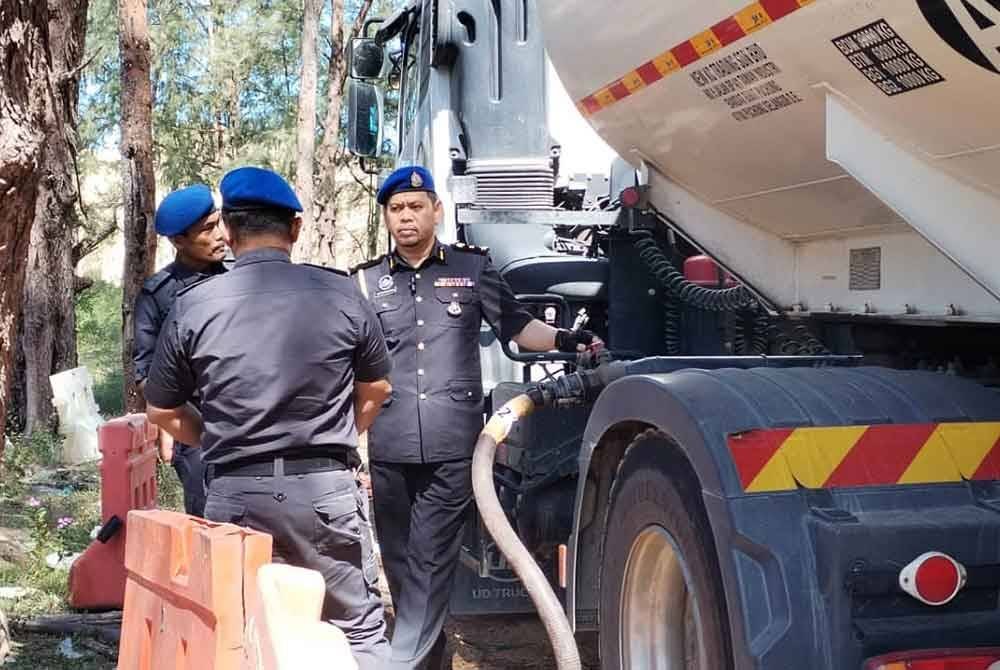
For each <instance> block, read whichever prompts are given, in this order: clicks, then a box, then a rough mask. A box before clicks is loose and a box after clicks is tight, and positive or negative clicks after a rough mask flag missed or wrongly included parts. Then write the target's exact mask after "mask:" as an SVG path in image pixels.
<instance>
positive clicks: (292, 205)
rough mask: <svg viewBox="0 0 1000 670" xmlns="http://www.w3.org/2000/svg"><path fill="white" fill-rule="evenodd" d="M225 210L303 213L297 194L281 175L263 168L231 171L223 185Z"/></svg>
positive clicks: (221, 186)
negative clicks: (275, 209)
mask: <svg viewBox="0 0 1000 670" xmlns="http://www.w3.org/2000/svg"><path fill="white" fill-rule="evenodd" d="M219 190H220V191H221V192H222V209H223V210H230V211H237V210H248V209H265V208H270V207H274V208H278V209H290V210H292V211H294V212H301V211H302V203H300V202H299V198H298V196H296V195H295V191H293V190H292V187H291V186H289V185H288V182H287V181H285V180H284V179H283V178H282V177H281V175H279V174H278V173H277V172H273V171H271V170H267V169H265V168H259V167H241V168H236V169H235V170H231V171H230V172H229V173H228V174H226V176H225V177H223V178H222V183H220V184H219Z"/></svg>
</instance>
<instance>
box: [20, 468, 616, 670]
mask: <svg viewBox="0 0 1000 670" xmlns="http://www.w3.org/2000/svg"><path fill="white" fill-rule="evenodd" d="M85 474H86V475H87V477H88V478H90V479H92V478H94V477H95V476H96V472H93V473H92V472H88V473H85ZM87 483H89V479H87ZM163 484H165V486H163V490H162V491H161V494H162V495H161V504H163V503H166V504H164V506H165V507H173V508H177V507H178V506H179V505H180V493H179V489H178V490H177V491H174V490H172V488H173V486H172V485H173V479H172V478H170V477H168V478H167V479H166V481H164V482H163ZM85 488H86V490H87V491H88V492H89V496H90V497H92V498H93V500H90V499H89V498H88V499H87V500H86V501H83V499H81V498H79V497H77V498H72V499H67V500H71V501H72V503H73V504H74V505H75V506H77V507H79V506H80V505H81V504H83V502H86V504H87V505H96V504H97V490H96V487H94V486H87V487H85ZM24 495H25V496H27V495H37V496H38V497H39V498H45V499H46V501H48V502H51V500H50V495H49V492H48V491H44V490H42V489H40V488H37V487H33V488H31V489H30V490H27V491H25V493H24ZM52 495H54V494H52ZM56 497H57V498H58V496H56ZM56 502H58V500H57V501H56ZM77 511H79V510H77ZM28 512H30V510H27V509H25V508H24V507H23V506H18V505H13V506H12V504H11V501H10V500H2V501H0V587H8V588H11V587H20V586H24V587H28V590H29V591H30V592H31V595H29V596H26V597H25V598H24V599H22V600H18V601H13V600H9V599H7V598H8V597H9V596H7V595H6V594H3V593H2V591H3V589H0V609H4V611H5V612H6V613H7V614H8V616H9V617H10V618H11V622H10V623H11V628H12V631H11V632H12V638H13V640H12V642H13V644H12V648H11V652H10V654H9V655H8V657H7V660H6V662H5V663H0V666H2V668H3V670H7V669H8V668H10V669H12V670H18V669H21V670H113V669H114V668H115V667H116V658H115V653H116V650H115V649H114V647H113V646H111V645H107V644H102V643H99V642H95V641H94V640H93V639H91V638H87V637H83V636H73V637H72V638H68V637H67V636H66V635H47V634H40V633H33V632H28V631H25V630H24V629H23V628H22V626H21V624H22V623H23V621H25V620H30V619H33V618H36V617H38V616H41V615H46V614H62V613H65V612H66V609H65V607H66V605H65V600H64V598H65V583H66V579H67V577H68V573H67V572H66V571H65V570H53V571H51V572H50V573H46V576H45V578H44V579H41V580H39V579H38V578H35V579H31V580H29V579H26V577H25V574H24V573H23V572H22V571H23V569H24V568H25V567H26V566H27V565H29V564H30V560H31V559H30V557H29V555H28V554H29V550H28V546H29V545H30V542H31V540H30V532H29V526H30V523H29V519H30V517H29V515H28ZM385 583H386V580H385V577H384V575H383V576H382V579H381V584H383V600H384V602H385V604H386V605H387V608H386V609H387V617H388V618H389V619H390V621H391V613H392V610H391V602H390V599H389V595H388V589H386V588H385V587H384V585H385ZM390 626H391V624H390ZM446 631H447V633H448V650H449V652H450V653H451V657H452V668H453V670H547V669H549V668H552V669H554V668H555V661H554V659H553V655H552V650H551V647H550V645H549V641H548V638H547V637H546V635H545V628H544V627H543V626H542V624H541V622H540V621H539V620H538V618H537V617H535V616H531V615H497V616H477V617H455V618H453V619H452V620H450V621H449V622H448V624H447V627H446ZM61 646H62V650H61V649H60V647H61ZM67 647H68V654H67V653H66V652H67ZM580 647H581V649H580V651H581V657H582V659H583V662H584V664H583V667H584V668H587V669H588V670H596V669H597V667H598V665H597V654H596V651H595V645H594V642H593V639H592V638H591V637H588V638H583V639H581V640H580ZM67 656H69V657H67Z"/></svg>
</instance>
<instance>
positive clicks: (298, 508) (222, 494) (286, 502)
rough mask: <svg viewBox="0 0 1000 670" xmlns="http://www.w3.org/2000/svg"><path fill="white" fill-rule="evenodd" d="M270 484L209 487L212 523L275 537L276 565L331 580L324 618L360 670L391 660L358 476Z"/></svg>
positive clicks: (235, 480)
mask: <svg viewBox="0 0 1000 670" xmlns="http://www.w3.org/2000/svg"><path fill="white" fill-rule="evenodd" d="M280 464H281V461H276V463H275V474H274V475H273V476H267V477H234V476H225V475H224V476H220V477H216V478H214V479H212V480H211V481H210V482H209V485H208V503H207V504H206V506H205V516H206V517H207V518H208V519H211V520H212V521H221V522H225V523H235V524H238V525H241V526H246V527H248V528H253V529H254V530H259V531H262V532H265V533H269V534H270V535H271V536H272V537H273V538H274V556H273V560H274V562H275V563H287V564H289V565H295V566H299V567H303V568H310V569H312V570H316V571H318V572H319V573H320V574H321V575H323V578H324V579H325V580H326V598H325V600H324V602H323V618H324V619H325V620H327V621H329V622H330V623H332V624H333V625H335V626H337V627H338V628H340V629H341V630H343V631H344V634H345V635H346V636H347V640H348V641H349V642H350V644H351V651H352V652H353V653H354V658H355V659H356V660H357V662H358V666H359V668H360V670H381V668H382V667H383V665H382V664H383V662H384V661H386V660H387V659H388V656H389V643H388V641H387V640H386V637H385V617H384V613H383V610H382V599H381V596H380V594H379V590H378V566H377V565H376V559H375V554H374V553H373V551H372V536H371V525H370V523H369V520H368V514H367V512H366V505H365V504H364V503H365V502H366V498H365V496H364V494H363V492H362V491H361V490H360V489H359V487H358V485H357V482H356V481H355V477H354V473H353V471H351V470H337V471H332V472H313V473H309V474H304V475H284V474H283V472H282V470H283V465H280Z"/></svg>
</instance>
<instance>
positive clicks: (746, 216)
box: [538, 0, 1000, 324]
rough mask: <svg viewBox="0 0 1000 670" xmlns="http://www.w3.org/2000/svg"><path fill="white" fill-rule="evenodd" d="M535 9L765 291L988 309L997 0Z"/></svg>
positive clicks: (885, 317) (994, 231)
mask: <svg viewBox="0 0 1000 670" xmlns="http://www.w3.org/2000/svg"><path fill="white" fill-rule="evenodd" d="M538 10H539V12H540V14H541V17H542V22H543V25H544V31H543V32H544V37H545V40H546V47H547V50H548V53H549V56H550V57H551V59H552V62H553V64H554V66H555V67H556V69H557V71H558V72H559V75H560V77H561V79H562V81H563V82H564V83H565V85H566V88H567V90H568V91H569V93H570V95H571V96H572V97H573V98H574V99H575V100H576V101H578V104H579V107H580V109H581V111H582V112H583V113H584V114H585V115H586V116H587V118H588V119H589V121H590V123H591V124H592V125H593V126H594V128H595V129H596V130H597V131H598V132H599V133H600V135H601V136H602V137H603V138H604V139H605V140H606V141H607V142H608V143H609V144H610V145H611V146H612V147H613V148H614V149H616V150H617V151H618V153H619V155H621V156H622V157H623V158H625V159H626V160H628V161H629V162H631V163H632V164H633V165H635V166H636V167H638V168H640V169H641V172H642V173H643V174H646V175H648V184H649V202H650V204H651V205H652V206H653V207H654V208H656V209H657V210H659V211H660V212H662V213H663V214H666V215H667V216H669V217H670V218H671V219H672V220H673V221H675V222H676V224H677V226H678V227H679V228H680V229H681V230H682V232H684V233H686V234H687V235H688V236H690V237H691V238H692V239H693V240H695V241H696V243H697V244H698V245H700V246H701V247H703V248H704V249H705V250H706V252H707V253H709V254H711V255H712V256H714V257H715V258H716V259H717V260H718V261H719V262H720V263H722V264H723V265H724V266H726V267H727V268H728V269H729V270H730V271H732V272H733V273H734V274H736V275H738V276H739V277H740V278H742V279H743V280H744V281H745V282H746V283H747V284H749V285H750V286H751V287H753V289H754V290H756V291H757V292H759V293H760V294H761V295H762V296H763V297H765V298H766V299H767V300H768V301H769V302H770V303H771V304H772V306H774V307H776V308H778V309H780V310H787V311H791V312H808V313H812V314H813V315H817V316H821V317H823V318H828V319H832V318H839V319H844V318H851V319H855V320H865V319H869V320H873V321H874V320H878V321H881V322H886V321H890V322H906V323H915V324H920V323H938V324H939V323H941V322H975V323H979V324H983V323H990V324H994V323H1000V300H998V296H1000V262H998V259H997V257H998V252H1000V241H998V238H1000V2H998V1H997V0H965V1H964V2H963V0H764V1H762V2H758V3H751V4H749V5H747V4H746V2H745V0H686V1H681V0H674V1H672V2H662V0H630V1H629V2H611V1H610V0H601V1H595V0H586V1H574V0H545V2H540V3H538Z"/></svg>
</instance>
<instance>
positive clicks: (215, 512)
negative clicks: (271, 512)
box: [205, 495, 247, 526]
mask: <svg viewBox="0 0 1000 670" xmlns="http://www.w3.org/2000/svg"><path fill="white" fill-rule="evenodd" d="M246 516H247V506H246V505H244V504H243V503H241V502H239V501H238V500H235V499H233V498H223V497H221V496H218V495H209V496H208V500H207V501H206V502H205V518H206V519H208V520H209V521H217V522H219V523H233V524H236V525H237V526H242V525H244V521H245V520H246Z"/></svg>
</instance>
